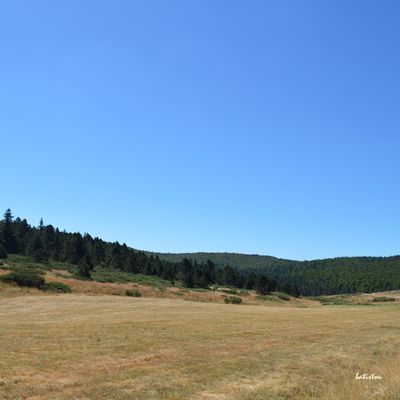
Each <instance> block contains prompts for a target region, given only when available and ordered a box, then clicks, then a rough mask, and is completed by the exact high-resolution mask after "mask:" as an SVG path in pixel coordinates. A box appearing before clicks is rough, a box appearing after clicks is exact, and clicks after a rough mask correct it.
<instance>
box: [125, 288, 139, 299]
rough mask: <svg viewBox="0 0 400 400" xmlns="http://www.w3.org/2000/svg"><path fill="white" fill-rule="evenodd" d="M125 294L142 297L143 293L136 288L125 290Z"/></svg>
mask: <svg viewBox="0 0 400 400" xmlns="http://www.w3.org/2000/svg"><path fill="white" fill-rule="evenodd" d="M125 295H126V296H130V297H141V296H142V293H140V292H139V290H136V289H127V290H125Z"/></svg>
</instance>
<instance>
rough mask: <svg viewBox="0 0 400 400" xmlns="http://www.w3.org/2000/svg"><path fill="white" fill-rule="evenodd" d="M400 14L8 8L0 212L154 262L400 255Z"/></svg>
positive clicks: (394, 6)
mask: <svg viewBox="0 0 400 400" xmlns="http://www.w3.org/2000/svg"><path fill="white" fill-rule="evenodd" d="M399 21H400V3H399V2H398V1H368V0H360V1H348V0H346V1H345V0H343V1H328V0H325V1H321V0H315V1H307V0H305V1H300V0H298V1H281V0H277V1H267V0H263V1H256V0H253V1H243V0H242V1H232V0H226V1H222V0H217V1H214V0H212V1H211V0H210V1H208V0H207V1H186V0H184V1H183V0H182V1H175V0H170V1H152V0H145V1H133V0H132V1H128V0H127V1H118V0H113V1H99V0H90V1H89V0H72V1H71V0H69V1H61V0H60V1H54V0H48V1H41V0H36V1H28V0H25V1H19V0H13V1H4V2H2V3H1V6H0V57H1V59H0V136H1V138H0V139H1V147H0V149H1V165H2V167H1V177H0V178H1V196H0V207H1V208H2V209H5V208H7V207H11V208H12V210H13V212H14V214H15V215H18V216H21V217H26V218H27V219H28V220H29V222H31V223H34V224H37V223H38V221H39V218H40V217H42V216H43V218H44V220H45V222H46V223H52V224H53V225H55V226H58V227H60V228H61V229H64V228H65V229H67V230H72V231H81V232H89V233H91V234H93V235H97V236H100V237H103V238H105V239H107V240H112V241H114V240H118V241H120V242H126V243H127V244H128V245H131V246H133V247H136V248H141V249H148V250H155V251H169V252H178V251H179V252H181V251H235V252H246V253H261V254H271V255H275V256H279V257H287V258H296V259H310V258H320V257H328V256H342V255H390V254H398V253H400V182H399V175H400V168H399V160H400V111H399V106H400V24H399Z"/></svg>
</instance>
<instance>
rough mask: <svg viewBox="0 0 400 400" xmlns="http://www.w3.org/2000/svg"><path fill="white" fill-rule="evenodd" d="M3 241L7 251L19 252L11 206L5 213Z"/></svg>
mask: <svg viewBox="0 0 400 400" xmlns="http://www.w3.org/2000/svg"><path fill="white" fill-rule="evenodd" d="M1 241H2V242H3V246H4V247H5V250H6V252H7V253H17V252H18V242H17V239H16V236H15V232H14V226H13V216H12V214H11V210H10V209H9V208H8V209H7V210H6V212H5V213H4V220H3V221H2V226H1Z"/></svg>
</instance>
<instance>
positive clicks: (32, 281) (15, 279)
mask: <svg viewBox="0 0 400 400" xmlns="http://www.w3.org/2000/svg"><path fill="white" fill-rule="evenodd" d="M1 280H2V281H3V282H7V283H16V284H17V285H18V286H27V287H36V288H40V287H41V286H42V285H43V284H44V282H45V280H44V278H43V276H41V275H39V274H38V273H36V272H32V271H29V270H16V271H11V272H10V273H8V274H7V275H4V276H3V277H1Z"/></svg>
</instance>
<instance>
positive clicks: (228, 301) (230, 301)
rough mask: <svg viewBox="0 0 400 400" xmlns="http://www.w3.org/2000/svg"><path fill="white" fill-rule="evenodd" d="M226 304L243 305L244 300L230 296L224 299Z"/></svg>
mask: <svg viewBox="0 0 400 400" xmlns="http://www.w3.org/2000/svg"><path fill="white" fill-rule="evenodd" d="M224 302H225V303H226V304H242V299H241V298H240V297H236V296H228V297H226V298H225V299H224Z"/></svg>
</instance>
